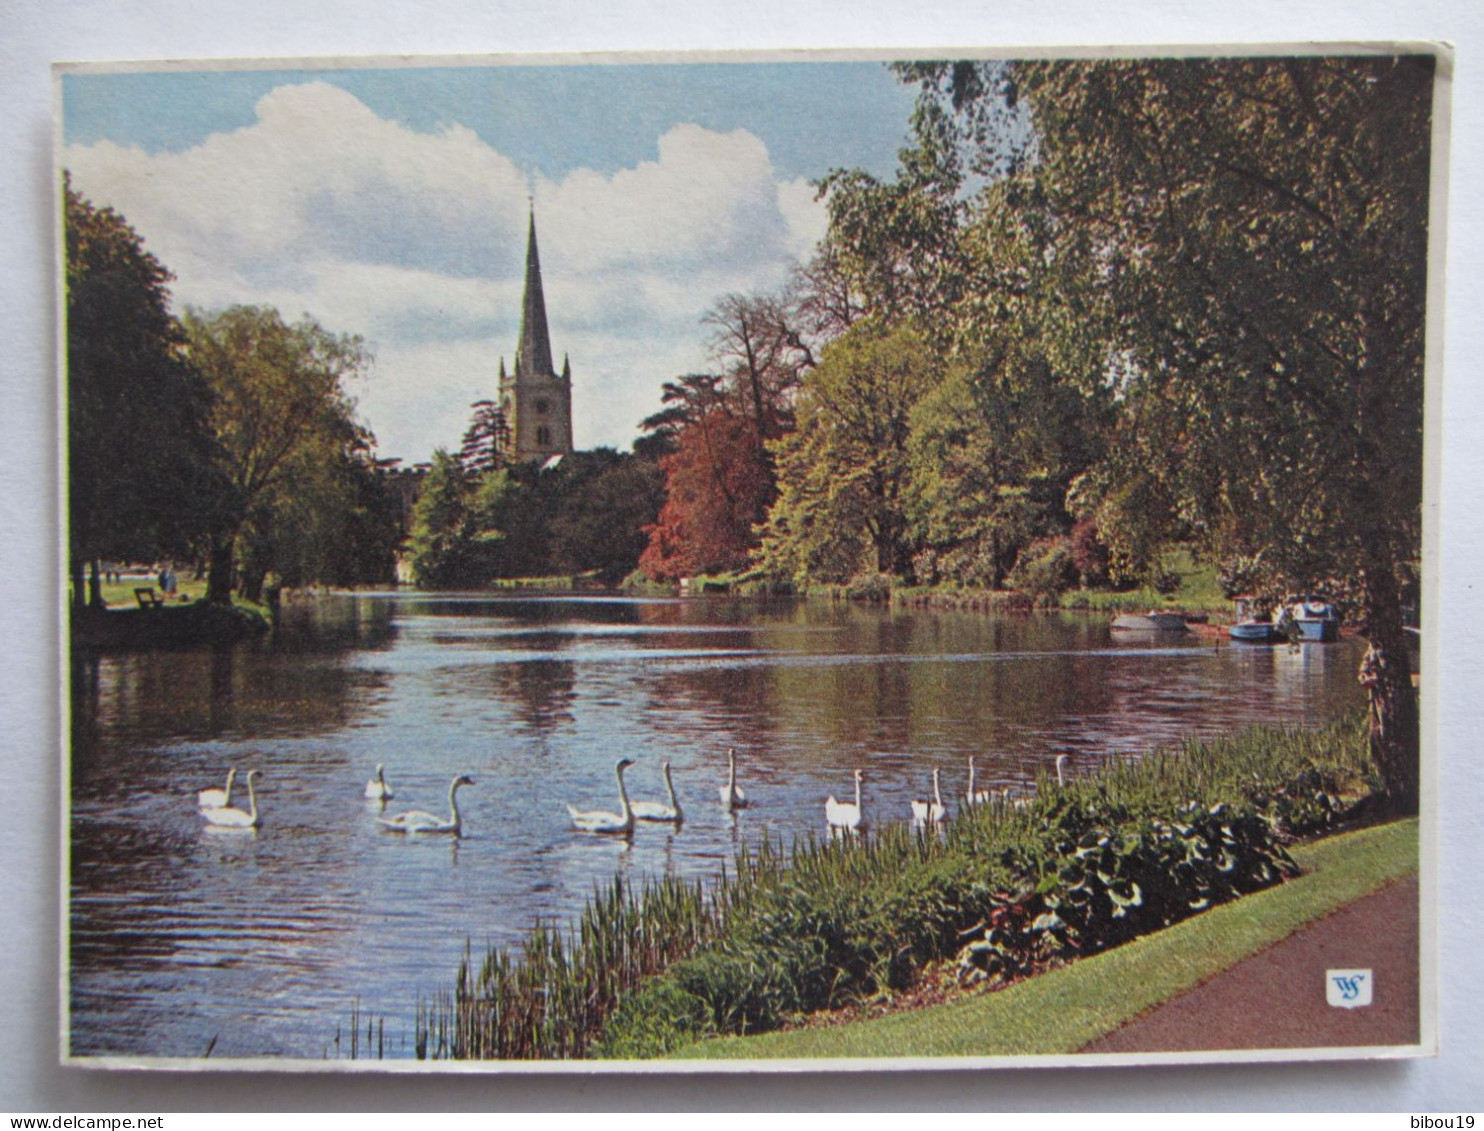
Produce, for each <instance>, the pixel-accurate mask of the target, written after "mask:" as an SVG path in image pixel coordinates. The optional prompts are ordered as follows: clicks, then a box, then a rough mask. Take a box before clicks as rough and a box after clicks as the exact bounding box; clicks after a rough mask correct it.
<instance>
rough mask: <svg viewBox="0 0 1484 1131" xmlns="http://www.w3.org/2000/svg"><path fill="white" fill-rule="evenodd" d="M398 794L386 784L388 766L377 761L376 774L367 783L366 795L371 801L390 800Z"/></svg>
mask: <svg viewBox="0 0 1484 1131" xmlns="http://www.w3.org/2000/svg"><path fill="white" fill-rule="evenodd" d="M395 796H397V795H396V794H395V793H393V792H392V787H391V786H389V785H387V784H386V767H385V766H383V765H382V764H381V763H380V762H377V763H376V776H375V777H374V778H372V779H371V780H370V781H368V782H367V783H366V797H367V799H368V800H370V801H390V800H391V799H392V798H393V797H395Z"/></svg>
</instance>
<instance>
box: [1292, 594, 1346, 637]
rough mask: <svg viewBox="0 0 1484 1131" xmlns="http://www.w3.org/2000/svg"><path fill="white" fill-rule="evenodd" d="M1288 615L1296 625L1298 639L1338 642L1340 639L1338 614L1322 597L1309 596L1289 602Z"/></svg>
mask: <svg viewBox="0 0 1484 1131" xmlns="http://www.w3.org/2000/svg"><path fill="white" fill-rule="evenodd" d="M1286 611H1287V613H1288V615H1289V616H1290V617H1291V618H1292V619H1293V622H1294V623H1295V624H1297V625H1298V634H1299V639H1300V640H1302V641H1311V640H1320V641H1323V640H1338V639H1339V638H1340V612H1339V610H1338V609H1336V608H1335V607H1334V605H1333V604H1332V603H1331V602H1330V601H1328V600H1327V599H1325V598H1324V597H1318V596H1314V595H1312V594H1311V595H1310V596H1307V597H1304V598H1302V599H1299V600H1294V601H1291V602H1289V604H1288V607H1287V610H1286Z"/></svg>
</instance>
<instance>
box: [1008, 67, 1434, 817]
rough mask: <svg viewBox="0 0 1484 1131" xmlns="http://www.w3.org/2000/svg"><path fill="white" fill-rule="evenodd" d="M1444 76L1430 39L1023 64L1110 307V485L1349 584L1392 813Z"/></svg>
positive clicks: (1408, 807)
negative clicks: (1406, 52)
mask: <svg viewBox="0 0 1484 1131" xmlns="http://www.w3.org/2000/svg"><path fill="white" fill-rule="evenodd" d="M1433 73H1434V60H1433V59H1432V58H1431V57H1429V56H1402V57H1384V56H1347V57H1330V58H1322V57H1311V58H1287V59H1263V58H1251V59H1225V60H1211V59H1204V60H1202V59H1190V60H1168V59H1167V60H1139V61H1134V60H1125V61H1111V60H1100V61H1085V62H1075V63H1066V62H1055V63H1053V62H1035V63H1026V64H1020V65H1017V67H1016V68H1015V80H1016V82H1017V83H1018V89H1019V91H1020V93H1021V94H1022V95H1023V96H1024V97H1025V98H1026V99H1027V100H1028V102H1029V104H1030V105H1031V106H1032V107H1033V111H1034V119H1035V127H1036V134H1037V140H1038V146H1039V158H1040V161H1041V162H1042V165H1043V170H1044V175H1043V183H1044V184H1045V185H1046V187H1047V191H1048V194H1049V200H1048V203H1049V205H1050V208H1051V211H1052V213H1053V214H1054V216H1055V217H1056V219H1057V223H1058V224H1059V226H1060V227H1059V230H1058V233H1057V244H1056V250H1057V255H1058V256H1059V258H1060V259H1061V260H1062V262H1064V263H1065V264H1066V265H1067V268H1068V271H1067V275H1068V277H1071V276H1072V275H1074V274H1075V276H1076V277H1077V278H1079V279H1080V280H1081V289H1082V291H1083V293H1085V294H1088V295H1091V296H1095V298H1094V299H1093V300H1092V304H1093V305H1094V306H1096V307H1098V308H1099V309H1101V311H1102V312H1103V314H1104V317H1102V318H1101V319H1100V320H1099V322H1098V323H1097V331H1098V332H1099V333H1100V334H1101V335H1102V336H1103V337H1104V339H1105V341H1106V343H1107V357H1108V364H1107V366H1106V369H1105V372H1106V375H1107V379H1108V380H1109V381H1110V382H1111V383H1112V384H1113V385H1114V386H1115V388H1116V392H1117V395H1118V397H1119V400H1120V405H1121V409H1122V411H1121V413H1120V435H1119V438H1118V442H1117V443H1114V444H1112V445H1110V449H1109V451H1110V458H1109V461H1108V462H1107V463H1106V464H1105V465H1104V466H1103V467H1102V468H1101V469H1100V474H1101V477H1102V482H1103V487H1104V489H1105V495H1111V496H1116V495H1117V494H1118V493H1120V492H1126V491H1128V490H1129V489H1130V488H1131V487H1133V488H1135V489H1136V490H1137V491H1138V493H1139V494H1140V495H1141V496H1142V497H1143V498H1144V499H1146V500H1153V499H1163V500H1167V502H1168V510H1167V511H1166V514H1171V513H1172V514H1173V515H1174V517H1175V518H1176V519H1177V520H1178V521H1179V523H1180V524H1181V525H1182V526H1183V527H1184V528H1185V529H1186V530H1188V531H1190V532H1191V533H1192V534H1193V535H1194V536H1195V537H1197V538H1198V539H1199V540H1200V541H1201V543H1202V544H1203V545H1204V546H1205V547H1206V548H1207V549H1208V550H1209V551H1210V552H1212V553H1214V554H1217V555H1222V556H1230V555H1235V554H1249V555H1250V554H1256V553H1261V555H1262V560H1263V561H1264V562H1265V563H1266V564H1267V566H1268V568H1269V569H1270V571H1271V573H1270V576H1271V578H1272V581H1273V583H1274V584H1275V585H1279V584H1281V585H1291V586H1300V585H1308V584H1313V583H1315V582H1318V581H1320V580H1321V579H1337V580H1339V581H1341V582H1344V583H1348V584H1350V585H1352V586H1353V587H1354V589H1355V591H1356V592H1357V593H1358V603H1359V606H1360V612H1361V617H1362V619H1363V621H1364V624H1365V627H1366V632H1367V634H1368V636H1369V643H1370V647H1369V649H1368V650H1367V653H1366V656H1365V659H1364V661H1363V664H1362V672H1361V678H1362V682H1364V683H1365V684H1366V686H1367V687H1368V689H1369V695H1370V704H1371V748H1372V754H1373V757H1374V759H1375V762H1376V765H1377V767H1378V769H1379V771H1380V773H1381V775H1382V777H1383V779H1384V781H1385V783H1386V786H1387V790H1388V793H1389V796H1390V798H1391V801H1392V803H1393V804H1394V805H1395V807H1396V808H1397V809H1398V810H1399V811H1414V810H1415V808H1416V806H1417V800H1418V749H1419V741H1418V716H1417V703H1416V696H1415V692H1414V690H1413V688H1412V687H1411V684H1410V679H1409V676H1408V666H1407V658H1406V647H1405V643H1404V639H1403V630H1402V609H1401V599H1400V588H1401V586H1402V585H1403V584H1404V582H1405V580H1406V579H1407V578H1409V577H1410V576H1411V573H1412V570H1413V569H1414V566H1415V563H1416V561H1417V560H1418V558H1419V557H1420V542H1421V538H1420V532H1421V500H1422V391H1423V347H1424V340H1423V339H1424V333H1423V332H1424V321H1425V299H1426V275H1427V270H1426V268H1427V238H1428V185H1429V174H1430V164H1431V152H1430V130H1431V123H1432V89H1433ZM1119 509H1121V511H1122V513H1123V514H1124V515H1127V516H1132V514H1133V513H1135V509H1134V508H1119ZM1109 513H1112V510H1111V509H1110V512H1109Z"/></svg>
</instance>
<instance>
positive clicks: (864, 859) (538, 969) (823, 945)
mask: <svg viewBox="0 0 1484 1131" xmlns="http://www.w3.org/2000/svg"><path fill="white" fill-rule="evenodd" d="M1368 765H1369V763H1368V758H1367V751H1366V743H1365V733H1364V722H1363V720H1362V719H1359V718H1356V719H1351V720H1347V721H1345V722H1343V723H1338V724H1334V725H1331V726H1329V727H1326V728H1324V729H1321V730H1297V729H1289V730H1282V729H1276V728H1271V727H1268V728H1253V729H1249V730H1246V731H1243V732H1241V733H1239V734H1236V735H1233V736H1231V737H1228V738H1219V739H1212V740H1202V741H1188V742H1185V743H1183V744H1181V745H1180V746H1179V747H1175V748H1169V749H1159V750H1155V751H1152V752H1150V753H1148V754H1145V755H1144V756H1142V757H1130V758H1121V759H1115V760H1113V761H1112V762H1110V764H1109V765H1108V766H1107V767H1106V768H1104V769H1103V770H1101V771H1099V772H1097V773H1094V774H1091V775H1087V776H1085V777H1080V778H1075V779H1073V780H1072V781H1070V782H1069V783H1068V784H1067V785H1066V786H1065V788H1062V787H1059V786H1058V785H1057V783H1056V780H1055V778H1054V777H1047V776H1043V777H1042V778H1041V780H1040V781H1039V782H1038V789H1037V794H1036V797H1035V799H1034V800H1033V801H1032V802H1031V803H1030V804H1029V805H1025V806H1021V805H1017V804H1012V803H1010V802H1009V801H1004V800H1001V801H997V802H995V803H994V804H990V805H984V806H978V807H975V808H974V809H971V810H967V811H965V812H963V813H961V814H960V815H959V817H958V819H956V820H954V821H953V822H951V823H950V824H949V825H948V826H947V827H946V828H945V829H943V830H941V831H939V830H932V829H928V830H921V829H913V828H911V827H909V826H907V825H905V824H900V825H887V826H884V827H882V828H881V829H880V830H879V831H877V832H875V833H873V834H872V835H870V836H866V837H851V838H848V839H840V838H829V839H824V838H815V837H805V838H802V839H800V840H798V841H796V842H795V843H794V844H792V845H791V846H790V847H789V849H788V850H787V851H785V850H784V849H783V848H782V846H780V845H778V844H775V843H773V842H770V841H767V840H764V841H763V842H762V843H761V844H760V845H759V846H758V847H757V848H756V849H753V850H751V851H749V850H747V849H745V848H744V849H743V850H742V851H741V852H740V853H739V854H738V856H737V857H736V859H735V861H734V863H733V866H732V867H731V868H729V869H726V868H724V869H723V870H722V873H721V875H720V876H719V877H717V878H716V880H715V882H713V883H712V884H710V885H709V886H708V885H705V884H702V883H700V882H696V881H684V880H679V879H675V878H673V877H666V878H664V879H660V880H657V881H652V882H648V883H645V884H643V885H642V886H639V887H637V888H636V887H634V886H633V885H631V884H629V883H626V882H624V881H623V880H621V879H615V880H614V881H613V882H612V883H611V884H609V885H606V886H603V887H600V888H599V889H598V890H597V891H595V892H594V894H593V896H592V898H591V899H590V901H589V902H588V904H587V906H586V908H585V909H584V911H583V913H582V915H581V916H580V918H579V919H578V921H577V922H575V923H573V924H571V925H569V926H568V927H566V929H562V928H561V927H559V926H557V925H555V924H551V923H540V924H538V925H537V926H535V927H534V928H533V929H532V930H531V932H530V933H529V934H528V935H527V937H526V939H525V940H524V943H523V944H522V945H521V946H520V948H519V950H518V952H517V951H513V950H509V949H503V948H492V949H490V950H489V951H488V952H487V953H486V955H485V956H484V958H483V960H482V961H481V962H479V963H478V964H477V968H476V964H475V962H474V960H473V957H472V955H469V954H466V957H465V959H464V961H463V962H462V963H461V965H460V968H459V970H458V973H457V976H456V978H455V980H454V985H453V987H452V988H451V989H450V990H449V991H448V992H446V993H444V994H442V995H440V996H439V997H438V998H437V999H435V1000H434V1001H432V1002H429V1003H427V1004H426V1005H425V1006H423V1007H421V1008H420V1009H419V1010H418V1017H417V1024H416V1040H415V1047H416V1053H417V1055H418V1056H419V1057H426V1058H434V1059H443V1058H451V1059H478V1058H498V1059H502V1060H521V1059H533V1058H540V1059H570V1058H580V1057H585V1056H591V1055H613V1056H645V1055H653V1054H656V1053H658V1052H662V1051H664V1050H665V1049H666V1048H668V1047H671V1046H672V1045H673V1044H674V1043H676V1042H677V1039H679V1038H681V1037H683V1036H685V1035H686V1034H690V1035H694V1034H695V1033H697V1032H702V1033H704V1032H750V1031H755V1030H757V1029H759V1028H767V1027H770V1026H773V1025H776V1024H778V1023H779V1021H780V1020H781V1019H784V1018H787V1017H790V1016H793V1015H796V1014H799V1013H802V1012H807V1011H810V1010H814V1009H819V1008H823V1007H829V1006H835V1005H840V1004H843V1003H846V1002H849V1001H851V1000H855V999H858V998H860V997H863V996H870V995H872V994H875V993H879V992H881V991H883V990H887V989H896V988H901V987H903V986H906V985H909V984H910V983H911V982H912V980H913V979H914V978H915V977H916V974H917V972H918V971H919V969H920V968H921V967H922V965H923V964H924V963H927V962H930V961H933V960H935V959H940V958H942V957H944V956H947V955H951V954H953V953H955V951H956V950H957V949H958V948H959V947H960V946H961V945H962V944H963V942H964V940H965V939H966V938H967V937H969V936H970V935H972V934H974V933H975V932H976V931H980V930H982V929H983V928H985V926H986V924H989V923H991V922H992V921H993V920H994V918H995V916H996V915H997V914H999V913H1000V911H1002V910H1003V908H1004V907H1005V906H1006V904H1007V901H1008V900H1010V899H1012V898H1015V897H1016V893H1019V895H1020V896H1024V895H1025V894H1026V893H1028V892H1032V891H1034V890H1036V888H1037V885H1038V884H1040V885H1044V883H1045V882H1046V878H1047V877H1048V875H1054V874H1055V873H1056V871H1057V870H1058V869H1059V868H1061V867H1062V865H1063V861H1060V860H1057V859H1054V858H1049V857H1048V854H1047V844H1048V838H1047V829H1048V820H1049V815H1050V814H1052V813H1053V812H1062V811H1065V809H1066V808H1067V807H1068V806H1069V805H1072V806H1081V807H1083V808H1095V809H1097V811H1099V812H1105V813H1106V812H1115V813H1117V814H1120V815H1122V816H1124V817H1127V818H1129V819H1138V818H1140V817H1141V816H1150V817H1154V816H1162V817H1164V818H1169V819H1173V816H1172V815H1173V814H1176V813H1179V812H1186V811H1188V810H1189V808H1190V807H1191V806H1214V805H1217V804H1221V803H1225V804H1228V805H1232V806H1239V807H1241V808H1242V809H1243V811H1244V812H1246V813H1256V814H1258V815H1260V816H1262V817H1264V818H1266V820H1267V821H1268V823H1269V824H1270V825H1271V826H1272V827H1274V828H1276V829H1279V830H1283V831H1303V830H1312V829H1318V828H1323V827H1324V826H1325V825H1326V824H1329V823H1333V822H1334V821H1335V820H1337V819H1339V816H1340V815H1341V814H1342V813H1343V812H1344V811H1345V807H1346V805H1347V804H1348V803H1349V802H1352V801H1354V800H1356V799H1358V798H1359V797H1361V796H1363V795H1364V794H1366V793H1367V792H1369V791H1370V790H1371V788H1372V785H1373V783H1371V782H1370V780H1369V776H1368V775H1369V770H1368ZM1280 851H1281V850H1280ZM660 974H663V975H664V977H662V978H656V977H655V976H656V975H660ZM369 1036H370V1034H369V1033H368V1034H367V1037H368V1041H367V1044H368V1045H369V1043H370V1041H369ZM377 1044H378V1046H379V1045H380V1044H381V1042H380V1039H379V1035H378V1041H377Z"/></svg>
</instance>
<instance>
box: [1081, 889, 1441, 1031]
mask: <svg viewBox="0 0 1484 1131" xmlns="http://www.w3.org/2000/svg"><path fill="white" fill-rule="evenodd" d="M1417 931H1418V887H1417V877H1416V875H1412V876H1407V877H1405V878H1403V879H1400V880H1397V881H1396V882H1395V883H1393V884H1391V885H1389V886H1387V887H1384V888H1382V889H1381V890H1380V891H1377V892H1373V893H1372V894H1371V895H1368V896H1365V897H1363V898H1361V899H1358V900H1356V901H1355V902H1354V903H1351V904H1348V905H1347V906H1345V907H1342V908H1340V909H1339V910H1338V911H1335V912H1332V913H1331V914H1329V915H1326V916H1325V917H1324V918H1322V919H1319V920H1316V921H1315V922H1313V923H1311V924H1309V926H1307V927H1305V928H1303V929H1302V930H1300V931H1298V932H1296V933H1294V934H1292V935H1290V936H1289V937H1288V938H1286V939H1284V940H1283V941H1282V942H1279V943H1275V944H1274V945H1272V946H1271V947H1269V948H1268V949H1267V950H1264V951H1262V952H1261V953H1259V954H1255V955H1253V956H1252V957H1251V958H1248V959H1245V960H1243V961H1242V962H1239V963H1237V965H1235V966H1233V967H1231V968H1230V969H1229V970H1226V971H1224V972H1223V973H1221V974H1218V975H1216V977H1214V978H1212V979H1210V980H1209V981H1207V982H1203V983H1202V984H1201V985H1199V986H1196V987H1195V988H1194V989H1191V990H1187V991H1186V992H1185V993H1183V994H1180V995H1178V996H1176V997H1173V998H1171V999H1170V1000H1169V1001H1167V1002H1165V1003H1164V1004H1162V1005H1158V1006H1156V1007H1155V1008H1153V1009H1151V1010H1150V1011H1149V1012H1147V1013H1145V1014H1142V1015H1141V1016H1139V1017H1136V1018H1134V1019H1133V1020H1132V1021H1130V1022H1129V1023H1128V1024H1127V1025H1125V1026H1123V1028H1121V1029H1118V1030H1115V1031H1114V1032H1112V1033H1109V1034H1108V1035H1107V1036H1105V1037H1102V1038H1100V1039H1099V1040H1097V1041H1094V1042H1093V1043H1092V1044H1090V1045H1088V1046H1087V1047H1086V1048H1085V1049H1083V1050H1082V1051H1083V1052H1121V1053H1127V1052H1188V1051H1195V1050H1207V1049H1264V1048H1348V1047H1352V1046H1361V1045H1367V1046H1391V1045H1415V1044H1417V1043H1418V1042H1419V1040H1420V1032H1421V1021H1420V1012H1419V1009H1420V1004H1419V993H1418V984H1419V979H1418V943H1417ZM1335 969H1340V970H1356V969H1369V970H1371V971H1372V974H1373V981H1372V986H1373V993H1374V998H1373V1000H1372V1002H1371V1004H1370V1005H1367V1006H1363V1007H1361V1008H1358V1009H1341V1008H1338V1007H1336V1006H1332V1005H1330V1004H1329V1003H1328V1002H1327V1000H1326V992H1325V991H1326V971H1328V970H1335Z"/></svg>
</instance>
